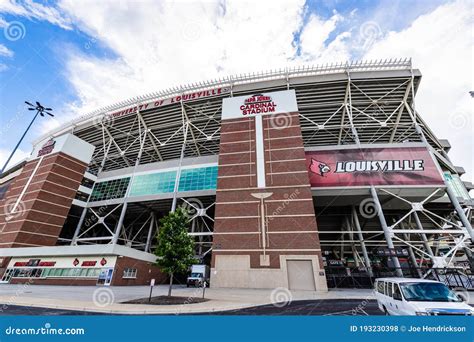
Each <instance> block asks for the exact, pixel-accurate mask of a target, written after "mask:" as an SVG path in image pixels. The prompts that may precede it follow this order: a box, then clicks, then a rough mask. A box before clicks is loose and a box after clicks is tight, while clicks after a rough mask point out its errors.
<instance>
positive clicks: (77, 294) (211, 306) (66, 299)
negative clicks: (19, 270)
mask: <svg viewBox="0 0 474 342" xmlns="http://www.w3.org/2000/svg"><path fill="white" fill-rule="evenodd" d="M149 291H150V288H149V287H148V286H133V287H131V286H129V287H117V286H110V287H94V286H44V285H29V286H25V285H11V284H1V285H0V304H3V305H7V306H8V305H19V306H31V307H45V308H54V309H65V310H76V311H90V312H100V313H111V314H170V315H175V314H184V313H199V312H214V311H226V310H236V309H242V308H246V307H252V306H258V305H265V304H272V303H275V302H288V301H296V300H311V299H312V300H314V299H343V298H348V299H349V298H351V299H361V301H363V300H365V299H372V298H373V296H372V292H371V290H365V289H364V290H360V289H347V290H330V291H329V292H325V293H318V292H312V291H291V292H289V291H288V290H286V289H213V288H210V289H206V298H208V299H210V300H209V301H207V302H204V303H196V304H186V305H143V304H122V302H124V301H128V300H132V299H138V298H144V297H148V295H149ZM167 292H168V286H166V285H159V286H155V287H154V289H153V296H160V295H166V294H167ZM172 294H173V296H182V297H200V296H202V289H195V288H186V287H183V286H176V287H175V288H173V293H172ZM0 308H1V306H0Z"/></svg>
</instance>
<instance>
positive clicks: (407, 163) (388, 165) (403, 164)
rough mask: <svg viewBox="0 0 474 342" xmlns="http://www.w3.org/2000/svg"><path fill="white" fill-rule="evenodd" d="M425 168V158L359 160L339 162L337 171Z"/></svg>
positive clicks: (420, 169) (418, 169)
mask: <svg viewBox="0 0 474 342" xmlns="http://www.w3.org/2000/svg"><path fill="white" fill-rule="evenodd" d="M423 170H424V167H423V160H358V161H343V162H337V163H336V170H335V172H336V173H341V172H373V171H381V172H398V171H423Z"/></svg>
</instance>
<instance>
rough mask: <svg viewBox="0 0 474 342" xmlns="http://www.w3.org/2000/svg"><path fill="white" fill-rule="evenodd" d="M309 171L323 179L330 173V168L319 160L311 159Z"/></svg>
mask: <svg viewBox="0 0 474 342" xmlns="http://www.w3.org/2000/svg"><path fill="white" fill-rule="evenodd" d="M309 170H310V171H311V172H313V173H316V174H317V175H320V176H321V177H324V176H325V174H326V173H328V172H329V171H331V168H330V167H329V165H328V164H326V163H324V162H321V161H319V160H316V159H313V158H311V164H310V165H309Z"/></svg>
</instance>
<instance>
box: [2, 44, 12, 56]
mask: <svg viewBox="0 0 474 342" xmlns="http://www.w3.org/2000/svg"><path fill="white" fill-rule="evenodd" d="M0 57H13V51H12V50H10V49H9V48H7V47H6V46H5V45H2V44H0Z"/></svg>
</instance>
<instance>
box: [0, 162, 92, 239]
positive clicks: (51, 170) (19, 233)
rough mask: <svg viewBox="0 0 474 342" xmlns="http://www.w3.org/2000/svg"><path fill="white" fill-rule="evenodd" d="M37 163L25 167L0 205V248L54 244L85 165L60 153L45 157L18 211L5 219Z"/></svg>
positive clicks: (30, 163)
mask: <svg viewBox="0 0 474 342" xmlns="http://www.w3.org/2000/svg"><path fill="white" fill-rule="evenodd" d="M39 162H40V159H39V158H38V159H35V160H32V161H30V162H28V163H26V164H25V166H24V167H23V170H22V172H21V174H20V175H18V176H17V177H16V178H15V179H14V180H13V182H12V184H11V185H10V187H9V189H8V191H7V193H6V195H5V198H4V199H3V200H1V201H0V248H8V247H31V246H54V245H55V244H56V241H57V238H58V236H59V234H60V232H61V229H62V227H63V224H64V222H65V220H66V217H67V214H68V212H69V208H70V207H71V205H72V200H73V199H74V196H75V194H76V191H77V189H78V187H79V185H80V183H81V180H82V178H83V176H84V172H85V171H86V168H87V165H86V164H85V163H83V162H80V161H78V160H77V159H75V158H73V157H70V156H68V155H66V154H63V153H55V154H52V155H49V156H45V157H44V158H43V160H42V161H41V164H40V166H39V167H38V169H37V170H36V173H35V175H34V176H33V178H32V180H31V182H30V184H29V185H28V188H27V189H26V192H25V193H24V195H23V197H22V198H21V201H20V205H19V206H18V211H17V212H16V213H14V214H13V215H9V212H10V209H11V207H12V206H13V204H14V202H15V200H16V199H17V198H18V197H19V196H20V195H21V192H22V191H23V189H24V187H25V186H26V184H27V182H28V179H29V178H30V176H31V174H32V173H33V172H34V169H35V167H36V165H37V164H38V163H39ZM9 216H11V218H10V220H8V217H9Z"/></svg>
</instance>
